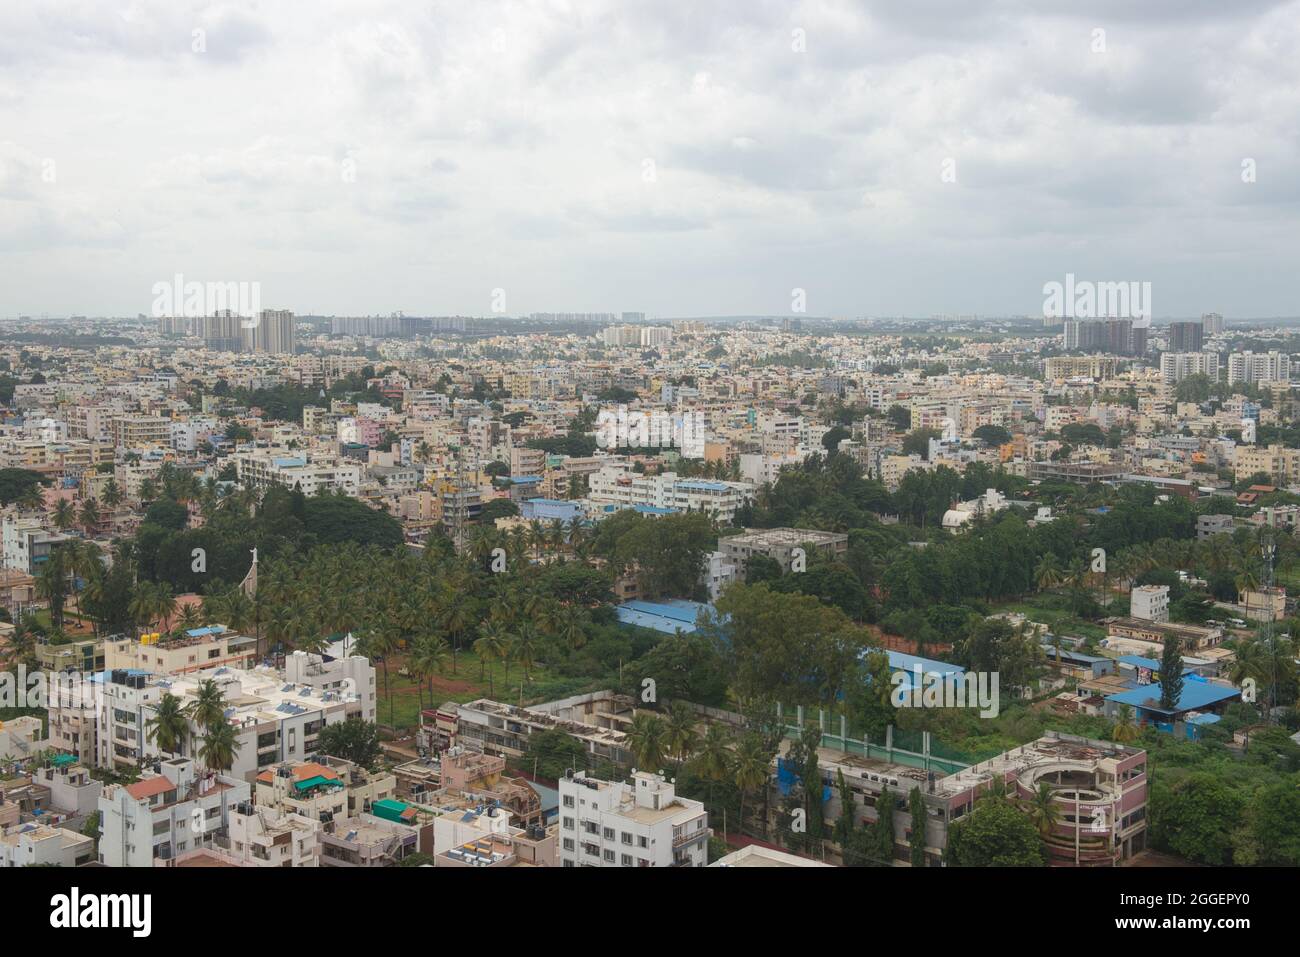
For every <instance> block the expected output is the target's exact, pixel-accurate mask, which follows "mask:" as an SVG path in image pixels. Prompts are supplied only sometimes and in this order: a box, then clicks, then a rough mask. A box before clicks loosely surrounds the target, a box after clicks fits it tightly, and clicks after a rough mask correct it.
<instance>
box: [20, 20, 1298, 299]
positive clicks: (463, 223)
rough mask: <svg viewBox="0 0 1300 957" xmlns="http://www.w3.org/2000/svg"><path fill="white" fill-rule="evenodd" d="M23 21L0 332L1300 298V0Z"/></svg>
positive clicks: (21, 22) (21, 23)
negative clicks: (1086, 300)
mask: <svg viewBox="0 0 1300 957" xmlns="http://www.w3.org/2000/svg"><path fill="white" fill-rule="evenodd" d="M1079 8H1086V9H1087V10H1088V11H1089V12H1088V13H1087V14H1086V15H1078V14H1077V13H1075V12H1074V11H1075V10H1076V9H1079ZM0 22H3V25H4V26H3V29H0V317H5V316H13V315H16V314H19V313H32V314H39V313H41V312H48V313H50V314H65V313H84V314H89V315H106V314H107V315H112V314H117V315H135V314H136V313H141V312H143V313H148V312H149V311H150V307H151V304H152V301H153V295H152V287H153V285H154V284H155V283H157V282H159V281H162V280H169V279H170V278H171V277H172V276H173V275H174V274H175V273H178V272H179V273H182V274H183V275H184V276H185V278H186V279H187V280H190V281H195V280H197V281H213V282H216V281H234V280H244V281H250V282H251V281H256V282H260V283H261V296H262V302H263V305H264V306H267V307H276V308H288V309H293V310H295V311H296V312H298V313H309V312H318V313H327V314H366V313H387V312H389V311H392V310H399V309H400V310H404V311H406V312H407V313H408V314H416V315H427V314H436V315H443V314H453V313H460V314H470V315H487V314H490V313H491V311H492V306H493V299H492V296H493V290H495V289H502V290H504V304H505V311H506V312H507V313H508V314H512V315H514V314H524V313H528V312H552V311H621V310H636V311H645V312H647V313H649V314H651V315H658V316H665V317H667V316H683V315H721V314H756V313H757V314H783V313H789V312H790V311H791V303H792V293H791V291H792V290H793V289H796V288H800V289H804V290H806V301H807V312H808V314H809V315H838V316H863V315H913V316H926V315H930V314H934V313H981V314H1011V313H1032V314H1037V313H1040V312H1041V310H1042V304H1043V291H1042V290H1043V284H1044V283H1047V282H1050V281H1052V280H1063V279H1064V276H1065V274H1066V273H1067V272H1073V273H1074V274H1075V275H1076V276H1077V277H1078V278H1080V279H1093V280H1098V281H1116V280H1140V281H1149V282H1151V283H1152V297H1153V304H1154V312H1155V315H1156V317H1157V319H1158V318H1160V317H1162V316H1175V315H1197V314H1200V313H1201V312H1205V311H1219V312H1222V313H1224V314H1225V315H1228V316H1274V315H1296V314H1300V303H1298V302H1297V295H1296V286H1295V278H1296V276H1297V274H1300V269H1297V265H1298V264H1300V207H1298V204H1297V200H1298V199H1300V158H1298V157H1300V142H1298V140H1300V3H1297V2H1278V0H1140V2H1138V0H1025V2H1016V0H897V2H890V3H864V2H843V3H840V2H829V0H809V2H779V3H778V2H768V0H653V2H639V0H591V2H584V0H569V2H565V0H552V2H536V3H500V4H498V3H494V2H488V0H455V2H446V3H444V2H423V3H420V2H415V0H394V2H360V0H356V2H339V0H311V2H296V0H293V2H291V0H278V2H264V3H198V2H194V3H187V2H185V0H140V2H133V3H124V2H120V0H74V2H65V0H46V2H32V0H0ZM1099 30H1100V31H1104V35H1103V34H1099V33H1098V32H1097V31H1099ZM195 31H203V32H202V33H199V34H196V33H195ZM1101 46H1104V50H1099V49H1098V48H1099V47H1101ZM195 47H200V48H205V49H200V51H199V52H195ZM1246 161H1253V164H1254V166H1253V168H1254V171H1255V173H1254V177H1255V181H1254V182H1244V181H1243V178H1244V177H1243V163H1244V162H1246ZM945 172H948V173H949V174H950V175H948V176H946V177H945ZM1245 178H1249V177H1245ZM946 179H947V180H953V179H955V181H951V182H950V181H946Z"/></svg>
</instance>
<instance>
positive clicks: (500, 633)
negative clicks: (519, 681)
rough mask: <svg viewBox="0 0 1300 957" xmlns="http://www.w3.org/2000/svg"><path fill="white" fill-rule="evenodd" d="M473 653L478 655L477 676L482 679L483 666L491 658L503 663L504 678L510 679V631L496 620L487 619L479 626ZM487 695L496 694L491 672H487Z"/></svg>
mask: <svg viewBox="0 0 1300 957" xmlns="http://www.w3.org/2000/svg"><path fill="white" fill-rule="evenodd" d="M474 654H476V655H478V660H479V678H480V680H482V674H483V666H484V665H485V663H486V662H488V661H491V660H498V661H501V662H502V663H503V664H504V665H505V669H506V671H505V679H506V680H507V681H509V680H510V659H509V654H510V632H509V630H508V629H507V628H506V626H505V625H504V624H503V623H501V622H498V621H493V620H491V619H489V620H488V621H486V622H484V623H483V625H482V626H480V628H479V637H478V640H477V641H476V642H474ZM487 679H488V696H489V697H491V696H493V695H495V694H496V690H495V688H494V687H493V677H492V672H491V671H489V672H488V673H487Z"/></svg>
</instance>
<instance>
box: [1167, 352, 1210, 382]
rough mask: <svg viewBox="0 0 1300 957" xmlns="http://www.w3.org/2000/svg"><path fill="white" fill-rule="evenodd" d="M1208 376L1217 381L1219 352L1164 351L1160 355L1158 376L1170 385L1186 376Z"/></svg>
mask: <svg viewBox="0 0 1300 957" xmlns="http://www.w3.org/2000/svg"><path fill="white" fill-rule="evenodd" d="M1193 375H1204V376H1209V378H1210V381H1212V382H1218V381H1219V354H1218V353H1217V352H1166V353H1163V354H1162V355H1161V356H1160V377H1161V378H1162V379H1164V381H1165V382H1167V383H1169V384H1170V385H1172V384H1174V383H1177V382H1182V381H1183V380H1184V379H1186V378H1187V377H1188V376H1193Z"/></svg>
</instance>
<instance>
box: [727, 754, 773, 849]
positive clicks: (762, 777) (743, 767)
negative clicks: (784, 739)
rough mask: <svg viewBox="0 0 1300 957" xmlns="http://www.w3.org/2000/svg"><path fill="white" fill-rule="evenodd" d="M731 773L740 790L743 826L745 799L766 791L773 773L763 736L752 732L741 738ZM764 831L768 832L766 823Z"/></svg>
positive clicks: (733, 757) (733, 759)
mask: <svg viewBox="0 0 1300 957" xmlns="http://www.w3.org/2000/svg"><path fill="white" fill-rule="evenodd" d="M731 772H732V777H733V778H734V780H735V782H736V786H737V787H739V788H740V820H741V823H742V826H743V823H744V820H745V798H746V797H747V796H748V795H750V794H753V793H754V792H756V791H758V790H759V789H765V788H766V787H767V782H768V778H769V776H770V773H771V758H770V757H769V756H768V753H767V748H766V746H765V745H764V742H763V738H762V736H761V735H759V734H758V733H756V732H753V731H750V732H747V733H746V734H745V735H743V736H742V737H741V739H740V743H739V745H738V746H737V747H736V751H735V754H734V755H733V756H732V763H731ZM763 830H764V832H766V830H767V826H766V822H764V827H763Z"/></svg>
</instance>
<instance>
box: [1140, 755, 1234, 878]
mask: <svg viewBox="0 0 1300 957" xmlns="http://www.w3.org/2000/svg"><path fill="white" fill-rule="evenodd" d="M1158 780H1159V779H1158V778H1157V781H1158ZM1244 810H1245V799H1244V798H1243V797H1242V795H1241V793H1240V792H1239V791H1237V790H1236V789H1235V788H1233V787H1232V786H1230V785H1229V784H1228V783H1227V782H1225V781H1223V780H1221V779H1220V778H1218V777H1217V776H1216V775H1215V774H1212V773H1209V772H1205V771H1198V772H1194V773H1193V774H1191V775H1190V776H1188V777H1186V778H1184V779H1182V780H1180V781H1177V782H1176V783H1174V784H1173V786H1172V787H1166V786H1163V785H1161V786H1159V787H1153V789H1152V793H1151V803H1150V806H1149V809H1148V811H1149V813H1150V815H1151V824H1150V827H1151V831H1150V840H1151V844H1152V846H1154V847H1157V848H1160V849H1162V850H1167V851H1173V852H1174V853H1175V854H1179V855H1181V856H1182V857H1185V858H1187V859H1188V860H1190V861H1195V862H1196V863H1198V864H1208V865H1211V866H1220V865H1226V864H1231V863H1232V858H1233V854H1232V851H1233V844H1232V837H1233V832H1234V830H1236V828H1237V826H1238V824H1239V823H1240V821H1241V815H1242V812H1243V811H1244Z"/></svg>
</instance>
